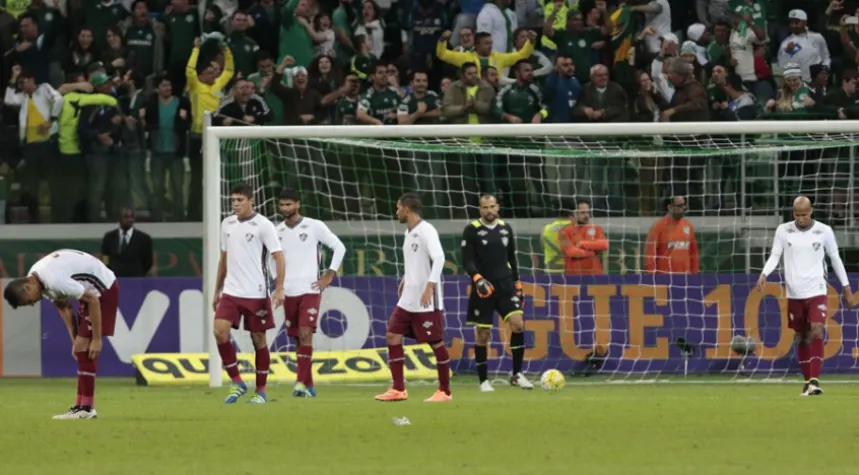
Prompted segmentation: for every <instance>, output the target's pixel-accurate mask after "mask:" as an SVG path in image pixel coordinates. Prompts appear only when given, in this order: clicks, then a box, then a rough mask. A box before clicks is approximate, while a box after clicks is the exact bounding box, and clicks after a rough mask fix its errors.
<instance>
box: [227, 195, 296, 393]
mask: <svg viewBox="0 0 859 475" xmlns="http://www.w3.org/2000/svg"><path fill="white" fill-rule="evenodd" d="M230 202H231V203H232V206H233V215H232V216H228V217H227V218H226V219H224V220H223V221H222V222H221V258H220V260H219V261H218V275H217V282H216V284H215V302H214V308H215V341H216V342H217V343H218V353H220V355H221V359H222V360H223V363H224V369H225V370H226V371H227V374H228V375H229V376H230V379H231V380H232V385H231V386H230V393H229V394H228V395H227V397H226V398H225V399H224V403H225V404H232V403H234V402H236V401H238V399H239V398H240V397H242V396H243V395H244V394H245V393H246V392H247V391H248V388H247V385H245V383H244V381H242V377H241V375H240V374H239V367H238V361H237V359H236V348H235V346H233V343H232V341H231V340H230V330H231V329H232V328H235V329H238V328H239V323H240V322H241V321H242V319H244V328H245V330H247V331H249V332H251V340H252V341H253V344H254V348H255V350H256V361H255V364H256V394H254V396H253V397H252V398H251V399H250V400H249V401H248V402H249V403H252V404H265V402H266V396H265V385H266V381H267V380H268V370H269V366H270V365H271V355H270V354H269V351H268V344H267V343H266V339H265V332H266V330H270V329H272V328H274V316H273V314H272V311H271V299H269V277H268V260H269V254H271V256H272V257H273V258H274V260H275V266H276V272H277V280H276V281H275V282H276V284H275V289H274V295H273V298H274V305H275V307H279V306H280V305H281V304H283V277H284V270H283V268H284V265H283V252H281V248H280V241H278V239H277V231H276V230H275V228H274V224H272V222H271V221H269V220H268V218H266V217H265V216H262V215H260V214H258V213H256V212H255V211H254V199H253V190H252V189H251V187H250V186H248V185H244V184H241V185H235V186H233V188H232V189H231V190H230Z"/></svg>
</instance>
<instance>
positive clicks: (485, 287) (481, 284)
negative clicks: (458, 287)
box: [474, 274, 495, 299]
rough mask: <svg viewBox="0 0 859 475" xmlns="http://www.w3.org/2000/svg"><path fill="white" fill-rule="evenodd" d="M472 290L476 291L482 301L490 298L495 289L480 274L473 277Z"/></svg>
mask: <svg viewBox="0 0 859 475" xmlns="http://www.w3.org/2000/svg"><path fill="white" fill-rule="evenodd" d="M474 288H475V290H477V296H478V297H480V298H482V299H485V298H487V297H490V296H491V295H492V294H494V293H495V287H494V286H493V285H492V283H491V282H489V281H488V280H486V279H484V278H483V276H482V275H480V274H475V276H474Z"/></svg>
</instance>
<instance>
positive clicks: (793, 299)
mask: <svg viewBox="0 0 859 475" xmlns="http://www.w3.org/2000/svg"><path fill="white" fill-rule="evenodd" d="M811 213H812V208H811V201H809V200H808V198H806V197H804V196H800V197H798V198H796V199H795V200H794V201H793V217H794V221H791V222H789V223H784V224H781V225H779V227H778V229H776V232H775V238H774V239H773V247H772V251H771V252H770V258H769V259H768V260H767V263H766V264H765V265H764V270H763V272H762V273H761V276H760V278H759V279H758V285H757V286H758V289H759V290H763V289H764V286H765V285H766V281H767V276H769V275H770V274H771V273H772V272H773V271H774V270H775V269H776V267H777V266H778V264H779V260H780V259H781V257H782V256H784V280H785V287H787V312H788V325H789V326H790V328H791V329H793V331H794V332H795V333H796V337H795V341H796V347H797V351H796V353H797V357H798V359H799V366H800V368H801V369H802V377H803V378H805V386H804V387H803V389H802V394H801V395H802V396H818V395H820V394H823V389H821V388H820V379H819V378H820V369H821V367H822V366H823V330H824V325H825V323H826V289H827V286H826V262H825V260H824V259H825V256H829V261H830V262H831V263H832V268H833V269H834V270H835V275H836V276H837V277H838V280H839V281H840V282H841V286H842V287H843V288H844V293H843V295H842V298H843V299H844V305H845V308H847V309H849V308H852V307H853V292H851V290H850V282H849V281H848V280H847V272H846V271H845V270H844V263H842V262H841V257H840V256H839V255H838V244H837V243H836V242H835V234H834V233H833V232H832V228H830V227H829V226H827V225H825V224H823V223H821V222H819V221H815V220H813V219H812V218H811Z"/></svg>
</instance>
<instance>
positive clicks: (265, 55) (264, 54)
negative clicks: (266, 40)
mask: <svg viewBox="0 0 859 475" xmlns="http://www.w3.org/2000/svg"><path fill="white" fill-rule="evenodd" d="M269 59H271V60H272V61H274V59H273V58H272V57H271V53H269V52H268V51H266V50H264V49H261V50H259V51H257V63H259V62H261V61H266V60H269Z"/></svg>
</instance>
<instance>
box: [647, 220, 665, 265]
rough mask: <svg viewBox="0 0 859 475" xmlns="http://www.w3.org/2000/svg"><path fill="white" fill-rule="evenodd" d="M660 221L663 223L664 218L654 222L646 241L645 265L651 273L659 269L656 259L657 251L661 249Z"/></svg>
mask: <svg viewBox="0 0 859 475" xmlns="http://www.w3.org/2000/svg"><path fill="white" fill-rule="evenodd" d="M660 223H662V220H659V221H657V222H656V223H654V224H653V226H652V227H651V228H650V232H649V233H647V239H646V240H645V243H644V267H645V269H647V272H648V273H650V274H652V273H654V272H656V269H657V265H656V260H657V258H658V256H657V255H656V253H657V252H658V250H659V235H660V234H661V233H662V226H661V225H660Z"/></svg>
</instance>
